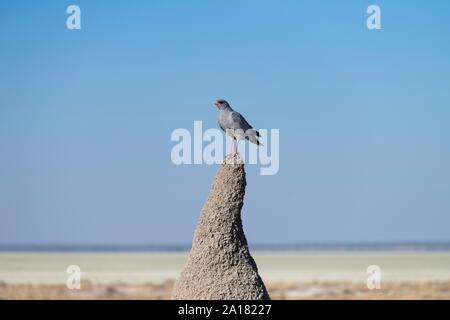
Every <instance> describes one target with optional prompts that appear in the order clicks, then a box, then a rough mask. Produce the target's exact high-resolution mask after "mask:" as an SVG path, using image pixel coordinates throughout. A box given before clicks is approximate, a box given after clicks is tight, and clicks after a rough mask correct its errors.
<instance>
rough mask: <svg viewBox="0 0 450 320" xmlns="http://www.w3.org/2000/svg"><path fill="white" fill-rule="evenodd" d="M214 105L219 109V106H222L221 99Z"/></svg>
mask: <svg viewBox="0 0 450 320" xmlns="http://www.w3.org/2000/svg"><path fill="white" fill-rule="evenodd" d="M214 105H215V106H216V107H217V109H219V106H220V103H219V101H216V102H214Z"/></svg>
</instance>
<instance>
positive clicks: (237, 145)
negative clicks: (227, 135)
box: [236, 140, 239, 154]
mask: <svg viewBox="0 0 450 320" xmlns="http://www.w3.org/2000/svg"><path fill="white" fill-rule="evenodd" d="M238 147H239V140H236V154H239V152H238Z"/></svg>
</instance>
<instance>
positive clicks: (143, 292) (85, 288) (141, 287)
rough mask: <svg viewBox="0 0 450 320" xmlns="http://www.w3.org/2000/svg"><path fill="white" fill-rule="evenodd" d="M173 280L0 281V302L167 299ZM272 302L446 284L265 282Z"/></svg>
mask: <svg viewBox="0 0 450 320" xmlns="http://www.w3.org/2000/svg"><path fill="white" fill-rule="evenodd" d="M173 284H174V282H173V281H165V282H163V283H159V284H156V283H144V284H128V283H114V284H102V283H92V282H83V283H82V288H81V290H68V289H67V288H66V287H65V286H64V285H52V284H9V283H6V282H0V299H168V298H170V293H171V291H172V288H173ZM267 287H268V290H269V293H270V295H271V297H272V299H446V300H450V281H439V282H387V283H383V284H382V288H381V289H380V290H368V289H367V287H366V286H365V284H363V283H352V282H345V281H327V282H325V281H321V282H273V283H270V282H269V283H267Z"/></svg>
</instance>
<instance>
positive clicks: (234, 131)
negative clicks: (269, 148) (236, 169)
mask: <svg viewBox="0 0 450 320" xmlns="http://www.w3.org/2000/svg"><path fill="white" fill-rule="evenodd" d="M214 104H215V105H216V107H217V108H218V109H219V110H220V112H219V119H218V120H219V126H220V128H221V129H222V130H223V131H225V132H226V133H227V135H228V136H229V137H231V139H233V142H234V141H236V148H235V152H236V153H238V147H239V141H240V140H243V139H247V140H249V141H250V142H252V143H254V144H257V145H261V146H262V143H261V142H259V140H258V138H257V137H259V136H260V134H259V132H258V131H256V130H255V129H253V127H252V126H251V125H250V124H249V123H248V122H247V120H245V118H244V117H243V116H242V115H241V114H240V113H239V112H236V111H234V110H233V109H232V108H231V107H230V105H229V104H228V102H226V101H225V100H222V99H221V100H217V101H216V102H215V103H214ZM230 153H233V145H232V146H231V151H230Z"/></svg>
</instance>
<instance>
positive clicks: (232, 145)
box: [230, 138, 234, 155]
mask: <svg viewBox="0 0 450 320" xmlns="http://www.w3.org/2000/svg"><path fill="white" fill-rule="evenodd" d="M233 147H234V139H233V138H231V148H230V155H231V154H233Z"/></svg>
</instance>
